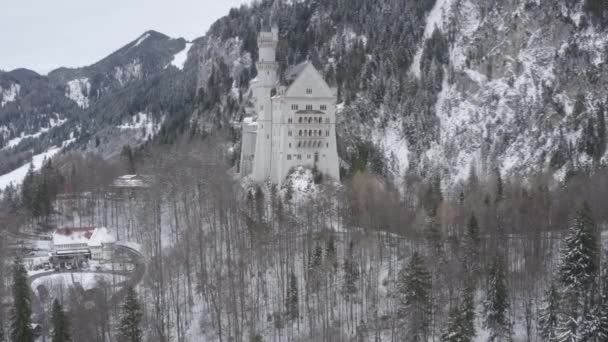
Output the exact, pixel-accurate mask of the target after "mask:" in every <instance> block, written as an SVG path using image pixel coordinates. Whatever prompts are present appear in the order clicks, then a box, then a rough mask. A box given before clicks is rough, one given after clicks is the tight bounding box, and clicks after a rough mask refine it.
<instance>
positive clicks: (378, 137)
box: [372, 120, 410, 189]
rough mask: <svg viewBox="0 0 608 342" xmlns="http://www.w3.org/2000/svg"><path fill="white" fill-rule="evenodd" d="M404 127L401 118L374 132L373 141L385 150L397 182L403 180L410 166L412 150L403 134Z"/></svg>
mask: <svg viewBox="0 0 608 342" xmlns="http://www.w3.org/2000/svg"><path fill="white" fill-rule="evenodd" d="M376 126H378V123H376ZM402 127H403V124H402V122H401V120H395V121H391V122H389V124H388V126H387V127H385V128H384V129H377V130H374V131H373V132H372V141H373V142H374V144H375V145H377V146H379V147H381V148H382V149H383V150H384V155H385V156H387V158H388V161H389V166H390V167H392V168H394V170H393V171H394V173H395V174H394V177H395V180H396V181H397V182H401V180H403V177H404V176H405V173H406V172H407V169H408V167H409V154H410V151H409V149H408V146H407V139H405V137H404V136H403V128H402ZM399 188H400V189H401V188H402V187H399Z"/></svg>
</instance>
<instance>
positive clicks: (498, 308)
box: [483, 256, 511, 341]
mask: <svg viewBox="0 0 608 342" xmlns="http://www.w3.org/2000/svg"><path fill="white" fill-rule="evenodd" d="M483 309H484V315H485V321H484V327H485V328H486V329H488V330H489V332H490V341H508V340H509V338H510V336H511V322H510V321H509V316H508V311H509V293H508V287H507V275H506V266H505V263H504V261H503V259H502V257H500V256H497V257H496V258H495V259H494V261H493V262H492V265H491V267H490V270H489V274H488V290H487V293H486V300H485V302H484V304H483Z"/></svg>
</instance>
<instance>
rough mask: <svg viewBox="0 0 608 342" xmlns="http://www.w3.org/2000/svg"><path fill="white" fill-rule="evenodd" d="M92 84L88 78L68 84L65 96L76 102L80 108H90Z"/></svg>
mask: <svg viewBox="0 0 608 342" xmlns="http://www.w3.org/2000/svg"><path fill="white" fill-rule="evenodd" d="M90 91H91V84H90V83H89V79H88V78H78V79H75V80H71V81H69V82H68V88H67V91H66V94H65V96H66V97H67V98H69V99H70V100H72V101H74V102H76V103H77V104H78V106H79V107H80V108H88V107H89V93H90Z"/></svg>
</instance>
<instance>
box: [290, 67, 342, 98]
mask: <svg viewBox="0 0 608 342" xmlns="http://www.w3.org/2000/svg"><path fill="white" fill-rule="evenodd" d="M292 70H293V71H292V72H291V73H289V74H288V76H290V77H291V78H292V79H293V82H292V83H291V85H290V86H289V88H288V89H287V91H286V93H285V96H286V97H315V98H334V94H333V92H332V90H331V88H330V87H329V85H328V84H327V82H325V80H324V79H323V76H321V74H320V73H319V71H317V69H316V68H315V67H314V66H313V65H312V63H310V62H305V63H303V64H300V65H297V66H295V67H294V68H293V69H292ZM307 89H312V93H309V92H307Z"/></svg>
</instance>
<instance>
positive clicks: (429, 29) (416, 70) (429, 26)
mask: <svg viewBox="0 0 608 342" xmlns="http://www.w3.org/2000/svg"><path fill="white" fill-rule="evenodd" d="M452 1H453V0H436V2H435V5H434V6H433V9H431V11H430V12H429V15H428V17H427V19H426V26H425V27H424V36H423V38H422V41H421V42H420V46H419V47H418V50H417V51H416V54H415V55H414V61H413V62H412V65H410V72H411V73H412V74H413V75H414V76H416V77H418V78H420V58H421V57H422V49H423V48H424V43H425V41H426V39H427V38H429V37H430V36H431V35H432V34H433V31H435V28H438V29H439V30H441V31H444V30H443V28H444V23H445V19H446V14H447V13H448V11H449V9H450V6H451V5H452Z"/></svg>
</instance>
